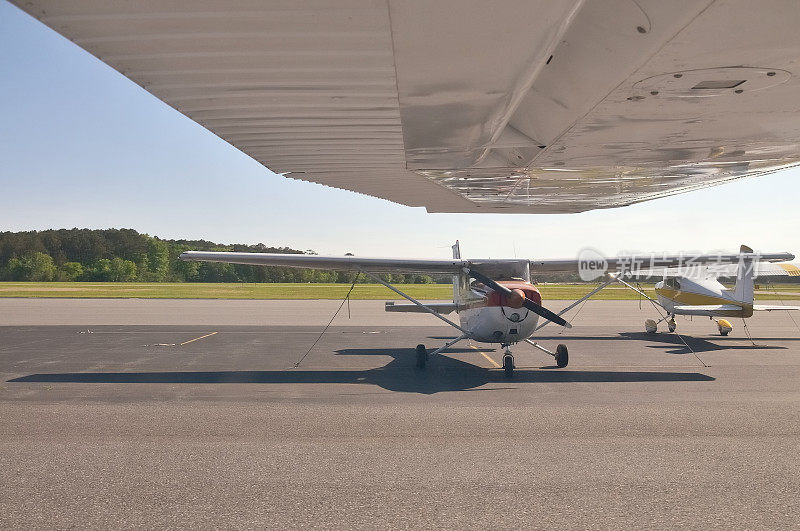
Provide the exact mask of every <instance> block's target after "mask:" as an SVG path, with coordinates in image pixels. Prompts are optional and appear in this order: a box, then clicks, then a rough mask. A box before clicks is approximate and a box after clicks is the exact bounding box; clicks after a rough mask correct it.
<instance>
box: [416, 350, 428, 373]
mask: <svg viewBox="0 0 800 531" xmlns="http://www.w3.org/2000/svg"><path fill="white" fill-rule="evenodd" d="M426 363H428V349H426V348H425V345H422V344H420V345H417V368H418V369H424V368H425V364H426Z"/></svg>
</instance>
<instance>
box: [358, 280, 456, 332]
mask: <svg viewBox="0 0 800 531" xmlns="http://www.w3.org/2000/svg"><path fill="white" fill-rule="evenodd" d="M361 272H362V273H364V274H365V275H367V276H368V277H369V278H371V279H372V280H374V281H375V282H377V283H379V284H383V285H384V286H386V287H387V288H389V289H390V290H392V291H394V292H395V293H397V294H398V295H400V296H401V297H403V298H405V299H408V300H409V301H411V302H413V303H414V304H416V305H417V306H419V307H420V308H422V309H423V310H424V311H426V312H428V313H429V314H431V315H433V316H434V317H436V318H438V319H441V320H442V321H444V322H445V323H447V324H449V325H450V326H452V327H453V328H455V329H456V330H460V331H461V332H463V333H464V336H463V338H467V337H469V332H468V331H467V330H465V329H464V328H461V327H460V326H459V325H457V324H456V323H454V322H453V321H451V320H450V319H448V318H447V317H445V316H443V315H440V314H438V313H437V312H436V311H435V310H432V309H431V308H428V307H427V306H425V305H424V304H422V303H421V302H419V301H418V300H417V299H415V298H414V297H412V296H411V295H406V294H405V293H403V292H402V291H400V290H399V289H397V288H395V287H394V286H392V285H391V284H389V283H388V282H385V281H384V280H383V279H382V278H380V277H379V276H377V275H373V274H372V273H370V272H369V271H365V270H363V269H361ZM463 338H462V339H463Z"/></svg>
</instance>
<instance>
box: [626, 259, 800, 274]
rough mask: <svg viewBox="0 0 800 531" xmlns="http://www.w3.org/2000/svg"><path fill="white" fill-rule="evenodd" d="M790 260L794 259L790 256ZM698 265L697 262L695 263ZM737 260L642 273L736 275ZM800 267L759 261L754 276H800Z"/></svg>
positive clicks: (663, 268)
mask: <svg viewBox="0 0 800 531" xmlns="http://www.w3.org/2000/svg"><path fill="white" fill-rule="evenodd" d="M788 259H789V260H792V259H794V258H793V257H792V258H788ZM695 265H696V264H695ZM737 267H738V263H737V262H732V263H709V264H703V265H702V267H662V268H654V269H650V270H647V271H642V272H640V274H642V275H645V274H646V275H648V276H668V277H671V276H682V277H690V278H691V277H694V278H702V277H706V276H707V275H713V276H717V277H735V276H736V269H737ZM798 276H800V267H797V266H796V265H795V264H786V263H773V262H769V261H759V262H756V263H755V264H754V265H753V278H758V277H762V278H763V277H798Z"/></svg>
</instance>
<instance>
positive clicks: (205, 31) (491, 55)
mask: <svg viewBox="0 0 800 531" xmlns="http://www.w3.org/2000/svg"><path fill="white" fill-rule="evenodd" d="M11 3H12V4H14V5H16V6H17V7H19V8H20V9H21V10H23V11H25V12H27V13H29V14H30V15H31V16H33V17H35V18H37V19H39V20H40V21H41V22H42V23H44V24H45V25H47V26H49V27H50V28H52V29H53V30H55V31H57V32H59V33H60V34H62V35H63V36H65V37H66V38H68V39H69V40H71V41H72V42H74V43H75V44H76V45H78V46H80V47H82V48H84V49H85V50H86V51H88V52H89V53H91V54H93V55H95V56H96V57H98V58H99V59H100V60H101V61H103V62H105V63H106V64H108V65H109V66H111V67H112V68H114V69H116V70H117V71H119V72H120V73H121V74H122V75H124V76H126V77H128V78H129V79H131V80H132V81H133V82H135V83H136V84H137V85H139V86H141V87H142V88H143V89H144V90H146V91H148V92H150V93H151V94H153V95H154V96H155V97H157V98H159V99H160V100H162V101H164V102H165V103H166V104H168V105H170V106H172V107H173V108H175V109H176V110H178V111H179V112H181V113H183V114H184V115H186V116H188V117H189V118H191V119H192V120H194V121H196V122H197V123H199V124H201V125H202V126H204V127H206V128H207V129H209V130H210V131H211V132H213V133H214V134H216V135H218V136H219V137H220V138H222V139H224V140H226V141H227V142H229V143H230V144H232V145H233V146H235V147H236V148H238V149H239V150H241V151H242V152H244V153H246V154H248V155H250V156H251V157H253V158H254V159H255V160H257V161H259V162H261V163H262V164H264V165H265V166H267V167H269V168H270V169H271V170H273V171H274V172H275V173H278V174H283V175H285V176H287V177H290V178H294V179H302V180H305V181H309V182H314V183H320V184H323V185H326V186H332V187H336V188H342V189H346V190H351V191H355V192H359V193H362V194H367V195H372V196H376V197H381V198H384V199H388V200H390V201H394V202H397V203H401V204H405V205H410V206H418V207H425V208H427V209H428V211H430V212H498V213H503V212H516V213H526V212H527V213H548V212H559V213H563V212H581V211H585V210H590V209H595V208H610V207H617V206H624V205H629V204H631V203H636V202H639V201H646V200H649V199H655V198H659V197H664V196H666V195H670V194H676V193H680V192H685V191H689V190H695V189H698V188H703V187H707V186H711V185H714V184H720V183H724V182H728V181H731V180H733V179H738V178H741V177H747V176H755V175H761V174H764V173H768V172H772V171H775V170H778V169H781V168H786V167H789V166H792V165H796V164H798V163H800V106H798V105H797V95H798V93H800V69H799V68H800V67H798V62H797V57H798V50H799V49H800V31H798V30H797V22H798V21H799V20H800V2H797V1H795V0H759V1H758V2H752V1H747V0H672V1H668V2H665V1H664V0H504V1H502V2H489V1H484V0H437V1H430V0H137V1H123V0H109V1H98V0H70V1H68V2H67V1H63V0H11ZM6 53H9V54H12V53H14V50H13V48H12V49H9V50H7V51H6ZM301 201H302V198H301V197H298V204H299V203H300V202H301Z"/></svg>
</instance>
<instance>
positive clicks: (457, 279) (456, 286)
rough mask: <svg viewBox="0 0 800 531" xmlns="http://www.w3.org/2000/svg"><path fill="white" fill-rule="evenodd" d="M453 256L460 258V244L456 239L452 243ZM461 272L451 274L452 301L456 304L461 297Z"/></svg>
mask: <svg viewBox="0 0 800 531" xmlns="http://www.w3.org/2000/svg"><path fill="white" fill-rule="evenodd" d="M453 258H454V259H456V260H460V259H461V245H459V243H458V240H456V243H455V244H453ZM462 275H463V273H459V274H458V275H453V302H455V303H456V304H458V302H459V300H460V299H461V276H462Z"/></svg>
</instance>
